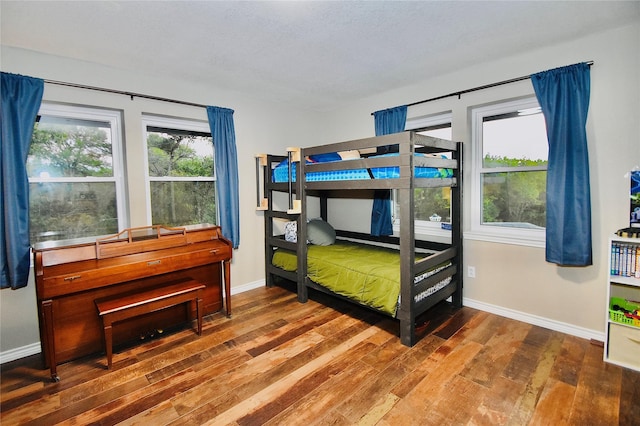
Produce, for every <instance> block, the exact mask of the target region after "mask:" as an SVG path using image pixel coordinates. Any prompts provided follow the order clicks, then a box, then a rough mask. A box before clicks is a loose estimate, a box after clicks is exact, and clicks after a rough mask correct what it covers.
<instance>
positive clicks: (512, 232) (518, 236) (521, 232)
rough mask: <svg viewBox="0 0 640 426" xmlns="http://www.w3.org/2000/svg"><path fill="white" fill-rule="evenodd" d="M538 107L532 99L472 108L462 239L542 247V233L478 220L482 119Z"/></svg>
mask: <svg viewBox="0 0 640 426" xmlns="http://www.w3.org/2000/svg"><path fill="white" fill-rule="evenodd" d="M537 106H539V105H538V101H537V99H536V98H535V97H529V98H526V99H520V100H514V101H508V102H502V103H499V104H492V105H487V106H481V107H477V108H473V109H472V111H471V125H472V138H471V139H472V143H471V187H470V192H471V194H470V195H469V198H470V213H471V214H470V220H469V223H470V229H469V231H467V232H465V234H464V238H465V239H469V240H478V241H488V242H494V243H502V244H513V245H521V246H528V247H540V248H544V247H545V243H546V238H545V233H546V230H544V229H523V228H507V227H502V226H499V225H483V224H482V221H481V218H482V207H481V206H482V179H480V172H481V171H482V170H483V167H482V119H483V117H485V116H491V115H498V114H503V113H508V112H513V111H517V110H523V109H527V108H535V107H537Z"/></svg>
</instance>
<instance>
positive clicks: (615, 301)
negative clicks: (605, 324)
mask: <svg viewBox="0 0 640 426" xmlns="http://www.w3.org/2000/svg"><path fill="white" fill-rule="evenodd" d="M614 307H616V308H617V309H614ZM624 311H629V312H631V313H633V312H634V311H640V304H639V303H636V302H630V301H628V300H626V299H623V298H622V297H612V298H611V299H610V300H609V318H611V320H612V321H615V322H617V323H620V324H626V325H631V326H634V327H640V319H638V318H630V317H628V316H627V315H625V312H624ZM636 315H638V316H640V312H636Z"/></svg>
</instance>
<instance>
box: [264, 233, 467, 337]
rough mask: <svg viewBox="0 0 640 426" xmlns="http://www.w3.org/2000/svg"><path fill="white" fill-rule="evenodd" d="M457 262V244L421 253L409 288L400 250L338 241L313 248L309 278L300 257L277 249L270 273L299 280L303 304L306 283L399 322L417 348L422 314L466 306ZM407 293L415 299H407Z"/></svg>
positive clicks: (401, 328) (299, 293) (308, 257)
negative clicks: (447, 304)
mask: <svg viewBox="0 0 640 426" xmlns="http://www.w3.org/2000/svg"><path fill="white" fill-rule="evenodd" d="M351 235H353V234H351ZM457 259H458V257H457V250H456V248H455V247H451V246H449V247H446V248H443V249H442V250H438V251H433V250H426V249H425V250H420V251H418V250H416V255H415V259H414V264H413V268H412V269H413V272H414V276H413V278H412V279H411V280H405V282H406V283H407V284H404V285H406V286H408V287H409V288H403V280H402V279H401V270H402V266H403V265H402V262H403V259H401V257H400V253H399V251H398V250H397V249H395V248H391V247H383V246H379V245H372V244H369V243H363V242H362V241H359V242H354V241H351V240H345V239H337V240H335V243H333V244H330V245H313V244H309V245H308V248H307V274H306V276H304V277H299V276H298V274H297V271H296V269H297V265H298V259H297V255H296V253H295V252H293V251H290V250H287V249H285V248H278V249H276V250H274V253H273V257H272V262H271V265H270V267H268V270H269V273H271V274H274V275H277V276H281V277H283V278H286V279H289V280H291V281H297V282H298V298H299V299H300V301H301V302H305V301H306V288H305V289H304V291H301V289H300V285H301V283H303V285H304V286H305V287H307V288H314V289H316V290H319V291H322V292H324V293H328V294H332V295H335V296H338V297H340V298H341V299H346V300H349V301H351V302H354V303H357V304H359V305H362V306H364V307H367V308H370V309H373V310H375V311H377V312H380V313H383V314H385V315H387V316H390V317H393V318H396V319H398V320H399V321H400V338H401V341H402V343H403V344H405V345H407V346H412V345H413V344H415V343H416V341H417V336H416V324H415V321H416V318H417V317H418V316H419V315H421V314H423V313H424V312H425V311H427V310H428V309H429V308H431V307H433V306H434V305H436V304H437V303H439V302H441V301H443V300H445V299H448V298H449V297H452V296H453V297H452V303H453V305H454V306H455V307H460V306H461V305H462V303H461V300H462V297H461V293H462V289H461V281H460V280H459V279H458V269H459V268H458V265H457V264H456V262H457ZM301 293H303V294H301ZM403 294H405V295H409V297H405V300H403V297H402V295H403Z"/></svg>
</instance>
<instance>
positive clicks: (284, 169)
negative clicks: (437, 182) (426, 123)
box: [272, 153, 453, 182]
mask: <svg viewBox="0 0 640 426" xmlns="http://www.w3.org/2000/svg"><path fill="white" fill-rule="evenodd" d="M397 155H398V154H397V153H394V154H384V155H377V156H375V157H369V158H377V157H389V156H397ZM415 155H416V156H424V154H415ZM330 161H350V160H329V161H320V162H330ZM307 164H313V162H312V161H309V160H307ZM371 173H372V174H373V177H374V179H396V178H399V177H400V168H399V167H397V166H395V167H374V168H372V169H371ZM272 175H273V176H272V177H273V182H288V181H289V162H288V160H284V161H282V162H280V163H279V164H278V165H277V166H276V167H275V168H274V169H273V173H272ZM452 176H453V170H451V169H443V168H434V167H415V170H414V177H416V178H449V177H452ZM367 179H371V176H370V175H369V172H368V171H367V169H349V170H328V171H323V172H309V173H307V176H306V180H307V182H320V181H335V180H367ZM291 180H292V181H295V180H296V168H295V167H294V168H293V169H292V170H291Z"/></svg>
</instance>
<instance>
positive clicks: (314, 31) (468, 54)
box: [0, 0, 640, 111]
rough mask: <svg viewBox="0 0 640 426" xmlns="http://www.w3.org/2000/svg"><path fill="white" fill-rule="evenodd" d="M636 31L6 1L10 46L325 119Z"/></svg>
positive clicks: (509, 5) (312, 10) (583, 19)
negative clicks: (495, 64) (355, 104)
mask: <svg viewBox="0 0 640 426" xmlns="http://www.w3.org/2000/svg"><path fill="white" fill-rule="evenodd" d="M638 19H640V1H586V2H582V1H471V2H469V1H409V2H405V1H297V2H287V1H44V2H40V1H4V0H2V1H0V24H1V30H0V37H1V38H0V40H1V43H2V45H6V46H13V47H18V48H23V49H28V50H33V51H38V52H46V53H48V54H52V55H56V56H62V57H68V58H74V59H78V60H83V61H89V62H95V63H99V64H103V65H107V66H109V67H113V68H117V69H124V70H133V71H136V72H140V73H144V74H149V75H155V76H159V77H165V78H172V79H176V80H179V81H190V82H194V83H197V84H202V85H210V86H213V87H223V88H227V89H230V90H234V91H242V92H248V93H249V94H250V95H251V96H253V97H256V98H259V99H270V100H274V101H278V102H287V103H290V104H291V105H294V106H298V107H300V108H306V109H310V110H318V111H322V110H329V109H332V108H336V107H338V106H340V105H341V104H344V103H345V102H350V101H353V100H355V99H359V98H364V97H367V96H370V95H371V94H374V93H380V92H384V91H387V90H393V89H395V88H399V87H403V86H407V85H410V84H415V83H416V82H419V81H422V80H426V79H429V78H431V77H434V76H437V75H440V74H444V73H448V72H452V71H455V70H456V69H459V68H464V67H469V66H472V65H474V64H479V63H483V62H490V61H492V60H495V59H498V58H503V57H505V56H509V55H514V54H518V53H519V52H522V51H526V50H531V49H536V48H539V47H543V46H545V45H549V44H554V43H557V42H559V41H563V40H571V39H574V38H578V37H582V36H584V35H587V34H590V33H594V32H598V31H601V30H605V29H608V28H611V27H616V26H619V25H622V24H625V23H629V22H632V21H637V20H638ZM584 59H585V60H588V59H592V58H584ZM115 89H118V88H115Z"/></svg>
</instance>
